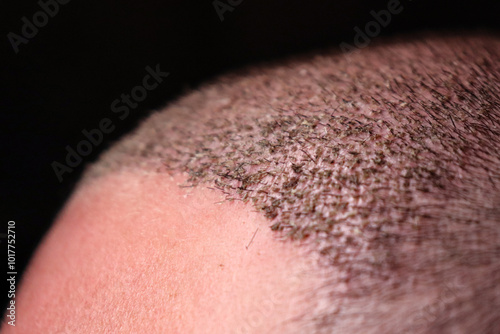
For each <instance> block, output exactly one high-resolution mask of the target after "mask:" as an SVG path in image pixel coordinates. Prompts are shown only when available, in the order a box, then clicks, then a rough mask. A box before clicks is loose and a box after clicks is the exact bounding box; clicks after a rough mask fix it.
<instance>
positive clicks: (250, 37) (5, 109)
mask: <svg viewBox="0 0 500 334" xmlns="http://www.w3.org/2000/svg"><path fill="white" fill-rule="evenodd" d="M221 1H222V2H227V0H221ZM401 4H402V6H403V7H404V9H403V11H402V12H401V14H399V15H395V16H393V17H392V22H391V23H390V25H389V26H388V27H386V28H383V29H382V34H383V35H390V34H394V33H396V32H403V31H412V30H441V29H445V30H449V29H452V30H453V31H456V29H474V28H478V27H480V28H489V29H498V23H500V22H497V21H499V20H500V19H499V17H500V2H498V1H495V2H493V1H491V2H490V1H485V0H484V1H441V2H439V3H436V2H435V1H430V0H413V1H409V0H401ZM385 8H387V1H369V0H351V1H344V0H342V1H341V0H337V1H294V0H288V1H284V0H283V1H281V0H280V1H274V0H268V1H263V0H258V1H256V0H244V1H242V2H241V4H239V5H238V6H236V7H235V8H234V10H233V11H232V12H229V11H228V12H225V13H224V21H223V22H221V20H220V19H219V16H218V15H217V13H216V11H215V9H214V6H213V4H212V0H208V1H197V2H194V1H175V2H174V1H168V0H145V1H129V0H122V1H116V0H104V1H81V0H80V1H79V0H72V1H70V2H69V3H68V4H65V5H60V6H59V13H58V14H57V15H55V16H54V17H53V18H50V19H49V22H48V24H47V25H46V26H44V27H42V28H40V29H39V32H38V34H37V35H36V36H35V37H33V38H32V39H30V40H29V42H28V43H27V44H21V45H20V46H19V52H18V53H17V54H16V53H15V52H14V50H13V48H12V46H11V44H10V42H9V40H8V38H7V34H8V33H9V32H13V33H16V34H18V35H20V34H21V27H22V25H23V23H22V21H21V18H22V17H23V16H26V17H27V18H28V19H29V20H30V21H32V17H33V15H34V14H35V13H36V12H38V11H40V10H41V8H40V6H39V4H38V3H37V1H16V2H14V1H11V2H9V3H8V4H7V3H6V1H2V2H1V5H0V9H1V10H0V12H1V15H2V17H1V20H0V24H1V33H2V35H1V39H0V51H1V53H0V57H1V62H0V71H1V72H0V74H1V83H0V94H1V96H0V115H1V117H0V124H1V132H0V143H1V144H0V145H1V148H2V151H1V165H0V168H1V170H0V175H1V184H0V185H1V196H2V198H1V202H0V211H1V220H0V233H6V232H7V222H8V221H9V220H14V221H16V264H17V270H18V272H19V273H21V272H22V269H23V268H24V267H25V266H26V264H27V261H28V260H29V258H30V256H31V254H32V252H33V250H34V249H35V247H36V245H37V244H38V242H39V241H40V239H41V238H42V236H43V235H44V233H45V232H46V231H47V229H48V227H49V226H50V224H51V222H52V220H53V218H54V217H55V215H56V214H57V212H58V210H59V209H60V208H61V206H62V205H63V203H64V201H65V200H66V198H67V197H68V195H69V194H70V192H71V190H72V188H73V187H74V185H75V183H76V181H77V180H78V177H79V175H80V174H81V172H82V170H83V168H84V166H85V163H88V162H92V161H94V160H95V159H96V158H97V156H98V155H99V153H100V152H102V150H103V149H105V148H106V147H108V146H109V145H110V143H112V142H114V141H116V140H118V139H119V138H120V137H121V136H122V135H123V134H125V133H126V132H127V131H129V130H131V129H132V128H133V127H134V126H135V125H136V124H137V122H138V121H139V120H141V119H143V118H144V117H145V116H146V115H147V114H148V112H149V111H151V110H152V109H154V108H160V107H162V106H163V105H165V104H166V103H167V102H168V101H171V100H172V99H173V98H175V97H177V96H178V95H179V94H180V93H182V91H183V90H184V89H186V88H187V87H191V88H195V87H196V86H197V85H198V84H199V83H201V82H203V81H204V80H207V79H209V78H211V77H213V76H215V75H217V74H220V73H222V72H224V71H228V70H230V69H231V68H236V67H239V66H242V65H244V64H246V63H250V62H256V61H261V60H266V59H272V58H276V57H281V56H284V55H286V54H290V53H294V52H301V51H306V50H311V49H314V48H319V47H325V46H338V44H339V43H340V42H341V41H346V42H349V43H350V44H352V41H353V37H354V35H355V33H354V30H353V28H354V26H360V27H361V28H362V29H363V27H364V25H365V24H366V23H367V22H369V21H371V20H373V18H372V17H371V16H370V11H371V10H376V11H378V10H382V9H385ZM156 64H160V68H161V69H162V71H165V72H170V76H169V77H168V78H167V79H165V80H164V82H163V83H161V85H160V86H159V87H158V88H157V89H155V90H153V91H151V92H149V93H148V97H147V98H146V100H144V101H143V102H140V103H139V107H138V108H137V109H135V110H132V111H131V114H130V115H129V117H127V118H126V119H125V120H123V121H122V120H119V119H118V117H117V116H118V115H117V114H113V113H112V112H111V109H110V104H111V102H112V101H113V100H115V99H116V98H119V97H120V94H121V93H130V90H131V89H132V88H133V87H134V86H136V85H140V84H141V83H142V78H143V77H144V76H145V74H146V71H145V67H146V66H151V67H153V68H154V67H155V65H156ZM104 117H108V118H110V119H111V120H112V121H113V124H115V125H116V129H115V130H114V131H113V132H112V133H110V134H106V135H105V137H104V143H103V144H101V145H99V146H97V147H95V148H94V150H93V151H92V154H91V155H89V156H87V157H85V158H84V163H82V164H80V165H79V166H78V167H77V168H75V170H74V171H73V172H72V173H69V174H68V173H66V174H64V179H63V182H59V181H58V179H57V177H56V175H55V173H54V171H53V169H52V167H51V163H52V162H53V161H59V162H61V163H64V160H65V156H66V150H65V147H66V146H67V145H70V146H71V147H73V148H74V147H75V146H76V144H77V143H78V142H79V141H80V140H82V139H84V137H83V135H82V133H81V131H82V130H83V129H87V130H90V129H94V128H96V127H97V126H98V124H99V121H100V120H101V119H102V118H104ZM1 242H2V245H1V250H0V257H1V258H2V259H1V262H0V263H1V264H2V267H1V268H4V269H2V270H0V272H2V271H3V272H5V273H6V272H7V267H6V258H7V248H6V237H5V235H3V236H2V237H1ZM2 254H5V255H2ZM89 256H92V255H91V254H89ZM4 263H5V264H4ZM5 276H7V275H6V274H5ZM1 277H3V275H2V274H0V279H1V281H2V282H5V279H3V278H1ZM5 278H7V277H5ZM19 278H20V275H18V284H19ZM7 291H8V289H7V288H4V289H2V290H1V291H0V296H1V301H2V302H3V303H4V305H5V303H6V302H7V300H8V299H7Z"/></svg>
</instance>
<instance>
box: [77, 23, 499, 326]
mask: <svg viewBox="0 0 500 334" xmlns="http://www.w3.org/2000/svg"><path fill="white" fill-rule="evenodd" d="M499 60H500V41H499V39H498V38H497V37H495V36H489V35H487V34H485V33H484V34H476V35H467V36H462V37H457V36H444V37H436V36H433V35H422V36H405V38H399V39H390V40H386V41H383V42H382V43H379V44H377V45H376V46H371V47H369V48H366V49H364V50H362V51H360V52H358V53H353V54H351V55H349V59H346V57H344V55H342V54H341V53H339V52H338V51H337V50H330V51H323V52H320V53H315V54H312V55H305V56H301V57H297V58H293V59H289V60H287V61H281V62H279V63H272V64H265V65H260V66H255V67H251V68H247V69H244V70H241V71H239V72H237V73H233V74H229V75H224V76H222V77H219V78H217V79H216V80H215V81H213V82H211V83H209V84H206V85H204V86H203V87H201V88H199V89H196V90H195V91H192V92H190V93H189V94H187V95H185V96H184V97H182V98H180V99H179V100H177V101H176V102H174V103H172V104H170V105H169V106H168V107H167V108H165V109H164V110H162V111H160V112H157V113H155V114H153V115H152V116H151V117H150V118H149V119H148V120H146V121H145V122H144V123H143V124H142V126H141V127H139V128H138V130H137V131H135V132H134V133H133V134H131V135H130V136H128V137H127V138H125V139H124V140H122V141H121V142H119V143H118V144H116V145H115V146H114V147H113V148H111V149H110V150H109V151H108V152H107V153H105V154H104V155H103V157H102V158H101V160H100V161H99V162H98V163H97V164H95V165H94V166H92V167H91V168H89V170H88V171H87V173H86V177H85V179H84V182H87V181H89V180H93V179H95V178H97V177H98V176H99V175H102V174H107V173H110V172H115V171H117V170H119V169H134V170H141V171H147V172H168V173H172V174H178V173H186V175H188V178H189V180H188V183H190V184H196V185H198V184H200V185H201V184H203V185H205V186H208V187H212V188H216V189H218V190H219V191H222V192H224V193H225V194H226V195H227V199H228V200H241V201H244V202H249V203H250V204H251V205H253V206H254V207H255V208H256V209H258V210H260V211H261V212H262V214H263V215H265V217H267V218H268V219H269V226H270V228H271V229H272V230H275V231H276V233H278V235H279V236H280V237H282V239H287V240H293V242H297V244H298V245H299V244H300V245H301V247H308V248H309V249H310V251H311V252H312V253H314V254H317V255H318V258H319V259H320V260H319V263H320V265H321V268H322V270H323V271H324V284H323V285H321V286H318V288H317V290H315V291H311V292H310V293H311V296H310V301H311V305H310V308H309V309H308V310H307V311H306V312H305V313H304V320H303V323H302V324H301V325H300V326H302V328H308V330H309V331H310V332H312V333H323V332H324V333H331V332H333V331H335V332H339V333H360V332H363V333H382V332H385V333H404V332H412V333H414V332H422V333H462V332H463V333H493V332H497V331H498V330H499V328H500V314H499V313H498V308H499V306H500V288H499V286H500V263H499V256H500V225H499V224H500V100H499V96H500V87H499V82H500V61H499ZM297 240H301V242H300V243H299V242H298V241H297ZM445 291H451V292H450V293H448V294H447V298H446V300H444V298H441V299H440V297H442V296H443V294H444V292H445ZM439 300H444V301H443V302H437V301H439ZM436 303H438V304H437V305H439V307H437V306H435V305H436ZM433 305H434V306H433ZM429 307H431V308H432V307H433V310H434V311H433V312H431V311H429ZM426 310H427V311H426Z"/></svg>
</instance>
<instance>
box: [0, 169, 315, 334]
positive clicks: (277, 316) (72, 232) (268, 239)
mask: <svg viewBox="0 0 500 334" xmlns="http://www.w3.org/2000/svg"><path fill="white" fill-rule="evenodd" d="M183 181H185V179H184V178H182V177H176V178H173V177H171V176H169V175H165V174H140V173H129V172H123V173H121V174H115V175H111V176H106V177H104V178H102V179H98V180H96V181H94V182H93V183H91V184H90V185H87V186H84V187H83V188H81V189H79V190H78V191H77V192H76V193H75V194H74V195H73V197H72V198H71V200H70V201H69V203H68V204H67V206H66V208H65V209H64V210H63V212H62V213H61V215H60V217H59V219H57V221H56V223H55V225H54V227H53V228H52V230H51V231H50V233H49V234H48V236H47V237H46V238H45V240H44V242H43V244H42V246H41V247H40V248H39V249H38V251H37V253H36V256H35V257H34V259H33V260H32V262H31V265H30V267H29V270H28V271H27V273H26V275H25V276H24V279H23V282H22V287H21V288H20V292H19V294H18V296H17V298H16V314H17V321H16V326H15V327H12V326H6V325H4V327H3V331H2V333H5V334H7V333H28V332H30V333H117V332H121V333H229V332H231V333H268V332H270V333H278V332H283V331H286V328H287V327H286V325H282V324H280V322H281V321H285V320H286V319H289V318H291V317H293V316H296V315H298V314H299V310H303V307H300V306H301V303H300V302H298V299H297V297H298V296H299V291H301V290H302V289H305V288H307V283H308V282H310V281H311V280H310V279H308V278H307V275H308V273H309V271H310V270H311V269H310V266H309V264H308V263H306V262H305V259H306V257H304V256H303V255H301V254H299V250H298V247H296V246H292V245H291V244H287V243H285V242H280V241H278V240H275V235H274V234H273V233H272V232H271V231H270V229H269V228H268V227H267V225H268V222H267V221H266V220H265V219H264V218H263V217H262V216H261V215H259V214H257V213H256V212H255V211H254V210H253V209H252V207H251V206H250V205H244V204H242V203H241V202H221V201H223V199H224V197H223V196H222V195H221V194H220V193H219V192H216V191H214V190H210V189H207V188H206V187H198V188H179V187H178V184H180V183H182V182H183ZM218 202H220V203H218ZM257 229H258V231H257V233H256V234H255V231H256V230H257ZM254 234H255V236H254ZM253 236H254V237H253ZM252 237H253V240H252ZM302 306H303V305H302Z"/></svg>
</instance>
